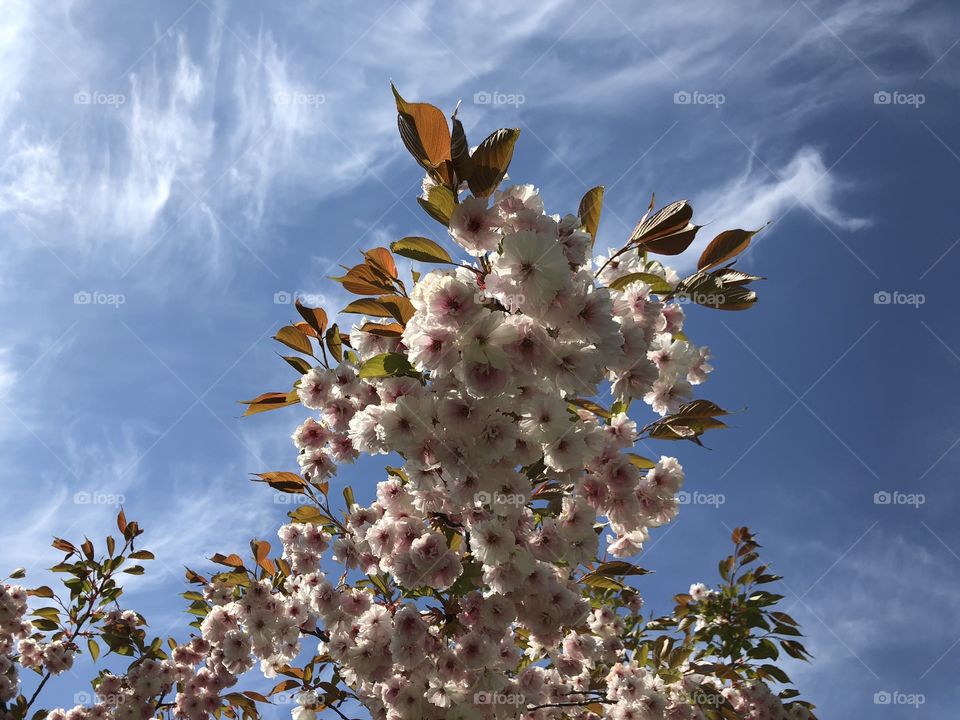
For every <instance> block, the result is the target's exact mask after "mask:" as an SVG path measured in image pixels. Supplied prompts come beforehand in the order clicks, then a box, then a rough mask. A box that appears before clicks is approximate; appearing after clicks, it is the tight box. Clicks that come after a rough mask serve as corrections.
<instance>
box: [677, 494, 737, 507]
mask: <svg viewBox="0 0 960 720" xmlns="http://www.w3.org/2000/svg"><path fill="white" fill-rule="evenodd" d="M677 502H678V503H680V504H681V505H709V506H711V507H715V508H719V507H720V506H721V505H723V504H724V503H726V502H727V496H726V495H724V494H723V493H703V492H700V491H699V490H694V491H693V492H687V491H686V490H681V491H680V492H678V493H677Z"/></svg>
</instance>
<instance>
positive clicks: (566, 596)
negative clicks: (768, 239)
mask: <svg viewBox="0 0 960 720" xmlns="http://www.w3.org/2000/svg"><path fill="white" fill-rule="evenodd" d="M450 234H451V236H452V238H453V239H454V241H455V242H457V243H458V244H459V245H460V246H461V247H462V248H463V249H464V250H466V251H467V253H469V254H470V255H472V256H473V257H474V258H476V262H474V263H473V264H472V265H469V266H467V265H464V266H460V267H456V268H454V269H449V270H448V269H441V270H434V271H432V272H429V273H426V274H424V275H423V276H422V277H419V279H418V280H417V282H416V283H415V286H414V287H413V289H412V290H411V292H410V295H409V297H410V301H411V303H412V305H413V308H414V309H415V313H414V315H413V317H411V318H410V319H409V320H407V322H406V324H405V327H404V329H403V332H402V335H401V336H400V337H396V336H392V335H391V334H389V333H377V332H370V331H369V330H370V325H369V324H368V323H369V322H370V321H368V320H367V319H366V318H364V320H363V322H361V323H358V324H357V325H355V326H354V328H353V330H352V332H351V334H350V340H351V346H352V348H353V350H354V351H355V355H354V357H353V358H352V359H351V360H350V361H345V362H343V363H341V364H340V365H339V366H338V367H336V368H331V369H326V368H322V367H318V368H314V369H312V370H310V371H309V372H308V373H307V374H305V375H304V376H303V378H302V379H301V381H300V383H299V385H298V394H299V397H300V400H301V402H302V403H303V404H304V405H305V406H306V407H307V408H309V409H312V410H315V411H317V413H318V417H316V418H309V419H307V420H306V421H305V422H304V424H303V425H301V426H300V427H299V428H298V429H297V431H296V432H295V433H294V435H293V440H294V444H295V445H296V447H297V448H298V449H299V450H300V455H299V462H300V465H301V468H302V470H303V473H304V475H305V477H307V478H308V479H309V480H310V481H312V482H314V483H318V482H322V481H325V480H327V479H328V478H330V477H331V476H332V475H333V474H334V473H335V472H336V466H337V464H338V463H342V462H352V461H353V460H354V459H355V458H356V457H357V456H358V455H359V453H366V454H374V455H375V454H388V453H397V454H398V455H399V456H401V457H402V458H403V461H404V462H403V467H402V468H401V469H398V470H396V471H395V472H394V473H393V474H392V475H391V477H390V478H389V479H387V480H385V481H383V482H380V483H379V484H378V486H377V497H376V500H375V501H374V502H373V503H371V504H370V505H368V506H363V507H361V506H355V507H353V508H351V509H350V512H349V514H348V516H347V518H346V520H345V525H344V526H343V527H342V531H341V532H338V533H337V537H336V538H335V539H331V538H329V537H328V536H327V535H326V533H325V532H323V531H322V530H319V529H317V528H315V527H312V526H309V525H305V526H304V525H299V524H291V525H287V526H285V527H284V528H283V529H282V530H281V532H280V537H281V540H282V541H283V545H284V557H285V558H286V559H287V560H288V561H289V562H290V564H291V567H292V568H293V571H294V577H292V578H291V579H290V580H289V581H288V586H289V590H290V592H291V595H290V597H291V598H292V599H293V600H292V602H293V603H294V606H295V607H296V615H297V617H302V615H301V613H303V612H306V613H307V615H308V619H307V625H306V626H307V627H312V626H313V623H314V622H315V623H316V624H317V626H318V627H322V628H323V629H324V631H325V632H326V633H327V634H328V638H329V639H328V640H327V641H326V642H324V643H322V644H321V648H320V651H321V652H326V653H329V657H330V658H331V659H332V660H333V661H334V662H336V663H337V666H338V667H339V668H340V672H341V674H342V676H343V677H344V678H345V679H346V680H347V681H348V682H349V683H350V685H351V687H352V688H353V689H354V691H355V692H356V693H357V695H358V697H359V698H360V699H361V700H362V701H363V702H364V704H365V705H366V706H367V707H368V708H369V709H370V711H371V712H372V713H373V715H374V717H376V718H387V719H389V720H398V719H400V718H414V717H416V718H428V719H429V718H493V717H519V716H523V717H529V718H537V719H538V720H539V718H547V717H554V716H555V715H556V712H557V707H562V708H563V711H564V713H565V714H566V715H567V716H571V717H584V718H587V717H596V714H595V712H594V711H593V710H590V709H588V708H587V706H588V705H589V704H590V702H591V701H592V700H595V699H596V698H597V696H596V694H595V692H593V693H592V692H591V691H590V688H591V687H595V683H593V682H592V679H596V678H597V677H601V678H602V677H606V678H607V679H608V684H610V685H611V695H610V697H609V698H607V699H608V700H609V701H610V702H615V703H616V705H615V707H616V708H617V710H616V712H617V713H619V715H617V716H616V717H619V718H622V719H623V720H631V719H632V718H638V719H639V718H646V717H661V716H662V712H664V711H666V710H667V709H670V711H671V713H672V714H671V717H695V716H696V715H695V714H681V713H688V712H689V711H690V709H691V705H690V703H689V701H688V700H684V699H682V696H683V692H682V690H683V689H682V688H681V687H677V688H672V687H666V686H664V684H663V683H662V682H661V681H659V680H653V679H651V677H652V676H650V677H647V675H646V671H641V670H637V669H636V668H634V669H633V670H631V669H630V666H629V665H628V664H625V663H624V662H622V660H623V656H622V650H623V645H622V642H621V640H620V638H619V631H620V630H621V629H622V622H623V620H622V615H620V614H618V612H617V610H615V609H614V608H613V607H607V606H601V607H599V608H596V607H592V606H591V604H590V602H589V601H588V600H587V599H586V598H585V597H584V596H583V593H582V588H581V587H580V586H579V585H578V582H577V581H578V577H577V576H578V568H581V567H582V566H583V565H585V564H587V563H591V562H593V561H594V560H595V558H596V557H597V554H598V552H599V550H600V542H601V538H600V535H601V534H602V531H603V529H604V528H605V529H606V530H608V531H609V535H608V536H607V537H606V543H605V549H606V551H607V552H608V553H609V554H612V555H614V556H617V557H629V556H632V555H635V554H636V553H638V552H639V551H640V549H641V548H642V546H643V543H644V542H645V541H646V539H647V537H648V531H649V528H652V527H657V526H659V525H662V524H663V523H666V522H669V521H670V520H672V519H673V518H674V517H675V516H676V514H677V509H678V503H677V497H676V496H677V493H678V491H679V489H680V487H681V485H682V483H683V480H684V476H683V470H682V468H681V467H680V465H679V463H678V462H677V461H676V460H675V459H673V458H669V457H662V458H660V460H659V461H657V462H656V463H655V464H654V466H653V467H652V468H651V469H648V470H643V469H641V467H642V466H640V465H639V464H638V463H636V462H634V458H633V457H631V455H630V454H629V453H628V451H629V450H630V449H632V448H633V446H634V444H635V443H636V441H637V437H638V430H637V426H636V424H635V423H634V421H632V420H631V419H630V418H629V417H628V416H627V414H626V412H625V411H626V408H627V407H628V406H629V404H630V403H631V401H633V400H643V401H644V402H646V403H647V404H648V405H650V406H651V407H652V408H653V410H654V411H655V412H657V413H659V414H660V415H664V414H667V413H670V412H675V411H676V410H677V408H678V407H679V406H680V405H681V404H682V403H683V402H686V401H688V400H689V399H690V398H691V397H692V387H693V385H696V384H699V383H701V382H703V381H704V380H706V377H707V374H708V373H709V372H710V370H711V369H712V368H711V367H710V365H709V364H708V363H707V360H708V358H709V352H708V351H707V349H706V348H699V347H696V346H694V345H692V344H691V343H689V342H688V341H687V339H686V337H685V336H684V335H682V332H681V331H682V327H683V320H684V314H683V310H682V308H681V307H680V306H679V305H678V304H677V303H675V302H674V303H666V304H665V303H663V302H661V301H660V300H659V299H658V298H657V294H656V293H654V292H653V290H652V287H651V285H649V284H647V283H646V282H644V281H643V280H642V279H636V280H634V281H633V282H626V283H616V281H617V280H618V279H619V278H625V277H626V276H628V275H634V274H637V273H646V277H647V278H648V279H649V277H650V276H651V275H653V276H655V277H656V278H659V280H660V281H662V282H663V283H667V284H669V285H670V286H671V287H672V286H675V285H676V283H677V282H678V277H677V275H676V274H675V273H673V272H672V271H671V270H669V269H667V268H665V267H663V266H662V265H660V264H659V263H656V262H645V261H644V260H643V259H642V258H641V257H640V255H639V253H635V254H633V255H631V256H630V257H627V256H624V255H619V256H616V257H614V255H613V253H611V255H610V256H608V257H599V258H596V259H595V260H592V259H591V257H590V249H591V245H592V242H591V238H590V236H589V235H588V234H587V233H586V232H585V231H584V230H582V229H581V225H580V221H579V219H578V218H576V217H575V216H572V215H568V216H566V217H562V218H561V217H560V216H552V215H548V214H546V213H545V212H544V205H543V201H542V200H541V199H540V197H539V195H538V194H537V192H536V191H535V190H534V188H533V187H532V186H529V185H524V186H513V187H510V188H508V189H506V190H504V191H502V192H498V193H496V195H495V196H494V199H493V202H492V204H491V203H490V202H489V201H488V200H486V199H483V198H476V197H467V198H465V199H463V200H462V201H461V202H460V203H459V204H458V205H457V206H456V208H455V209H454V212H453V216H452V218H451V221H450ZM611 284H615V285H617V287H618V289H611V288H610V287H609V286H610V285H611ZM373 322H377V321H376V320H374V321H373ZM363 328H366V329H363ZM383 353H391V354H397V355H402V356H404V357H405V358H406V359H407V361H408V362H409V366H410V367H411V368H412V372H409V373H402V374H401V375H400V376H384V374H383V373H365V372H364V371H363V367H364V363H366V362H368V361H370V360H371V359H373V358H375V357H376V356H380V355H382V354H383ZM607 383H609V385H607ZM605 388H609V395H610V396H611V397H612V399H613V400H615V401H616V402H617V405H616V406H615V411H614V412H613V413H612V414H609V415H604V414H602V413H597V412H595V407H596V406H595V405H592V404H590V403H586V402H582V401H583V400H589V399H591V398H601V397H602V396H603V395H604V394H605V393H604V390H605ZM648 467H649V466H648ZM545 481H550V482H551V483H552V484H553V487H556V488H559V489H560V490H561V493H560V496H559V497H558V499H559V502H558V503H557V504H556V505H555V506H553V509H552V510H550V509H548V508H543V507H539V506H538V505H537V497H536V495H535V492H536V490H537V487H538V486H540V485H541V484H542V483H544V482H545ZM452 535H455V536H458V537H463V538H465V542H462V543H451V542H450V541H449V538H450V537H451V536H452ZM331 540H332V559H333V560H334V561H336V562H337V563H339V564H341V565H343V566H345V567H346V568H347V569H357V570H360V571H362V572H363V573H366V574H368V575H374V574H386V575H387V576H389V577H390V578H391V579H392V581H393V582H395V583H396V585H397V586H399V587H400V588H402V589H404V590H405V591H408V592H410V593H414V592H423V591H427V592H433V593H442V592H444V591H450V589H451V588H452V587H453V586H454V585H455V583H456V582H457V581H458V579H459V578H460V577H461V576H462V575H463V574H464V573H465V572H466V570H467V569H468V568H475V569H476V575H477V576H478V577H477V578H476V583H475V584H474V585H468V586H466V589H465V590H463V592H465V594H461V595H459V597H458V603H457V607H458V608H459V612H458V614H457V616H456V623H453V624H448V623H447V622H446V619H445V618H444V617H443V616H442V615H441V616H439V617H438V616H437V614H436V613H431V612H429V611H426V610H424V609H423V608H422V607H420V606H418V605H417V604H416V603H414V602H406V603H403V604H401V605H399V606H397V605H391V604H388V603H385V602H378V601H376V600H375V595H374V594H373V593H371V592H370V591H368V590H366V589H361V588H353V589H351V588H349V586H338V585H334V584H332V583H330V582H329V581H328V580H326V579H325V577H324V575H323V573H322V572H321V571H320V555H321V553H322V552H323V551H324V550H325V549H326V546H327V544H328V542H330V541H331ZM628 604H633V605H634V607H633V610H634V611H636V610H639V605H640V598H639V595H637V594H636V593H633V594H632V595H631V599H630V601H629V603H628ZM289 611H290V609H289V607H287V608H277V609H276V611H275V613H274V615H273V617H274V618H278V617H283V616H284V615H286V614H287V613H289ZM228 616H229V617H234V615H233V614H231V613H230V612H228V611H227V610H226V609H225V608H221V609H220V610H219V611H218V614H217V618H218V620H217V622H223V621H225V620H226V618H227V617H228ZM235 620H236V622H237V624H238V625H242V624H243V621H242V619H241V618H239V617H235ZM207 622H210V618H209V617H208V621H207ZM205 624H206V623H205ZM587 628H589V630H587ZM205 637H207V634H205ZM521 639H522V641H521ZM211 642H213V643H214V644H216V642H217V640H216V639H213V638H211ZM246 647H252V646H251V643H250V642H249V641H248V642H247V645H246ZM291 647H292V645H291ZM255 654H256V655H257V656H258V657H260V658H261V660H262V661H263V662H264V664H265V665H266V666H270V665H271V664H273V663H276V662H278V660H282V659H283V658H285V657H287V654H286V653H285V651H284V650H280V651H279V652H277V653H276V654H274V655H269V656H266V657H265V656H264V654H263V653H262V652H259V651H255ZM578 702H581V703H582V706H576V703H578ZM571 705H574V706H573V707H571ZM539 706H554V707H553V708H552V709H550V708H548V707H544V708H542V709H538V710H533V709H531V710H529V711H527V710H526V709H527V708H537V707H539ZM677 708H681V709H677ZM309 712H310V710H309V705H308V704H304V705H302V706H301V707H300V708H298V710H297V711H296V713H297V714H298V717H307V716H308V714H309ZM657 712H660V713H661V714H659V715H657V714H656V713H657Z"/></svg>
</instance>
